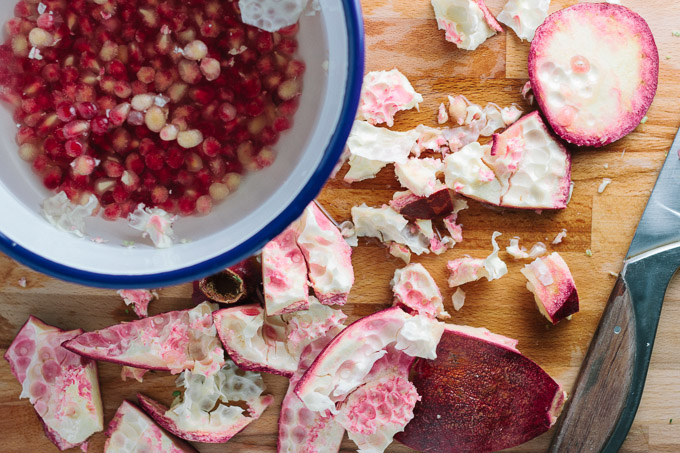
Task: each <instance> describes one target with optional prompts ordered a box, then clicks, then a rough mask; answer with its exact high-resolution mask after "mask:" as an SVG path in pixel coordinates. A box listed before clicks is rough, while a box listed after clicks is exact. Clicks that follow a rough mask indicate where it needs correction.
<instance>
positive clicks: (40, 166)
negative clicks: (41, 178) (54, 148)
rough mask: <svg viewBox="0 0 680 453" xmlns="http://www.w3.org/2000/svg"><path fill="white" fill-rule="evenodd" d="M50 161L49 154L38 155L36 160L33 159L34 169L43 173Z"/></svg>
mask: <svg viewBox="0 0 680 453" xmlns="http://www.w3.org/2000/svg"><path fill="white" fill-rule="evenodd" d="M49 162H50V161H49V159H48V157H47V156H45V155H43V154H39V155H38V156H36V158H35V160H34V161H33V169H34V170H35V171H36V172H38V173H40V174H42V173H44V172H45V170H46V169H47V166H48V165H49Z"/></svg>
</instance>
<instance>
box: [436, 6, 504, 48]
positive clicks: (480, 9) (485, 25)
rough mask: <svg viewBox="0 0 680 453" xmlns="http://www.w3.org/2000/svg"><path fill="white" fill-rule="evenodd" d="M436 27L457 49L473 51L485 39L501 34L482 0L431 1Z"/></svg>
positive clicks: (499, 27)
mask: <svg viewBox="0 0 680 453" xmlns="http://www.w3.org/2000/svg"><path fill="white" fill-rule="evenodd" d="M431 2H432V7H433V8H434V14H435V16H436V18H437V26H438V27H439V29H440V30H444V31H445V33H446V34H445V37H446V40H447V41H449V42H452V43H454V44H455V45H456V47H458V48H459V49H464V50H475V49H476V48H477V47H479V45H480V44H482V43H483V42H484V41H486V40H487V38H490V37H491V36H493V35H495V34H496V32H502V31H503V29H502V28H501V26H500V24H499V23H498V22H497V21H496V19H495V18H494V17H493V14H491V12H490V11H489V9H488V8H487V7H486V4H485V3H484V0H431Z"/></svg>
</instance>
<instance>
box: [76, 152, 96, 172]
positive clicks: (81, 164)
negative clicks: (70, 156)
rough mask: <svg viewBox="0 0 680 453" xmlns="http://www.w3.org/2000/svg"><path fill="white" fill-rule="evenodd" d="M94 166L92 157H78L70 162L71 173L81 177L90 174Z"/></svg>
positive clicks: (94, 162)
mask: <svg viewBox="0 0 680 453" xmlns="http://www.w3.org/2000/svg"><path fill="white" fill-rule="evenodd" d="M96 166H97V162H96V161H95V159H94V158H93V157H92V156H79V157H77V158H76V159H75V160H74V161H73V162H71V167H73V173H75V174H76V175H81V176H87V175H90V174H92V172H93V171H94V168H95V167H96Z"/></svg>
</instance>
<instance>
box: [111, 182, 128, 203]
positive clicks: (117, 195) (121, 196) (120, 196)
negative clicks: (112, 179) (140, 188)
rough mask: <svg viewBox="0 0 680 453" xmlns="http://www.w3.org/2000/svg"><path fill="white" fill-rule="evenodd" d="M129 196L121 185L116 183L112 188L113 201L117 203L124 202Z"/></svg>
mask: <svg viewBox="0 0 680 453" xmlns="http://www.w3.org/2000/svg"><path fill="white" fill-rule="evenodd" d="M129 198H130V193H129V192H128V191H127V190H125V188H124V187H123V185H120V184H119V185H116V187H114V188H113V201H115V202H116V203H118V204H121V203H125V202H126V201H127V200H128V199H129Z"/></svg>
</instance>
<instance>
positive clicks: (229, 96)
mask: <svg viewBox="0 0 680 453" xmlns="http://www.w3.org/2000/svg"><path fill="white" fill-rule="evenodd" d="M217 95H218V97H219V98H220V100H221V101H226V102H234V92H233V91H231V90H230V89H228V88H220V89H219V90H218V92H217Z"/></svg>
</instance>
